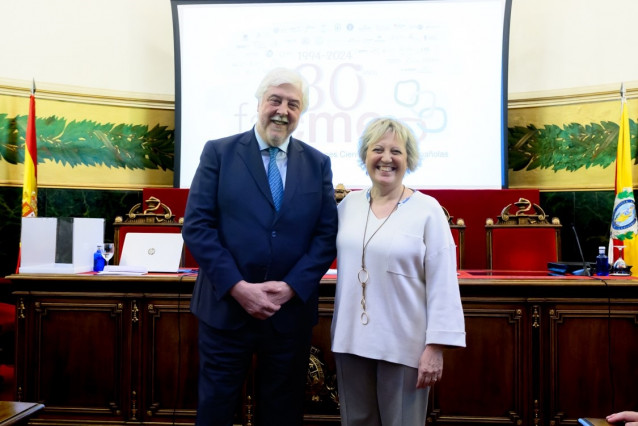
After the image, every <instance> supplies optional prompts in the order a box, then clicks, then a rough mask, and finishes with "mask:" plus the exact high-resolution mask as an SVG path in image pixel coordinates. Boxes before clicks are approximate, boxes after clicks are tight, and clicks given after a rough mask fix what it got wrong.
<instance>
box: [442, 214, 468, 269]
mask: <svg viewBox="0 0 638 426" xmlns="http://www.w3.org/2000/svg"><path fill="white" fill-rule="evenodd" d="M441 207H443V206H441ZM443 212H444V213H445V217H447V222H448V223H449V224H450V230H451V231H452V237H453V238H454V243H455V244H456V268H457V269H463V266H464V262H463V258H464V253H465V221H464V220H463V219H461V218H459V219H456V221H455V220H454V217H453V216H450V212H448V210H447V209H446V208H445V207H443Z"/></svg>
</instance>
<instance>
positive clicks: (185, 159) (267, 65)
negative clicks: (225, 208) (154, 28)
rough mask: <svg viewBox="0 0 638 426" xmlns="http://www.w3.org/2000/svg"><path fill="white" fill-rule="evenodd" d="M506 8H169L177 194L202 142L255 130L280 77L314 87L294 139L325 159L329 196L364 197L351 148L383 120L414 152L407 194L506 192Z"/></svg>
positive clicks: (442, 4) (415, 4)
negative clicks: (266, 86) (416, 159)
mask: <svg viewBox="0 0 638 426" xmlns="http://www.w3.org/2000/svg"><path fill="white" fill-rule="evenodd" d="M510 2H511V0H439V1H437V0H421V1H419V0H412V1H400V0H399V1H304V2H301V1H300V2H284V1H280V2H277V1H268V2H246V1H242V2H230V1H180V0H172V10H173V25H174V36H175V69H176V72H175V75H176V82H175V84H176V87H175V93H176V106H175V109H176V114H175V122H176V123H175V127H176V132H175V133H176V134H175V140H176V152H175V154H176V160H175V187H180V188H188V187H189V186H190V182H191V180H192V178H193V174H194V172H195V169H196V167H197V164H198V162H199V156H200V154H201V150H202V148H203V145H204V143H205V142H206V141H208V140H211V139H218V138H221V137H225V136H229V135H232V134H235V133H240V132H243V131H246V130H249V129H251V128H252V126H253V125H254V123H255V122H256V117H257V99H256V98H255V95H254V93H255V89H256V88H257V85H258V84H259V82H260V81H261V79H262V77H263V76H264V75H265V73H266V72H267V71H269V70H270V69H272V68H275V67H279V66H284V67H289V68H294V69H297V70H299V71H300V72H301V73H302V74H303V75H304V77H305V78H306V79H307V80H308V82H309V85H310V106H309V109H308V111H307V112H306V113H305V114H304V115H302V117H301V120H300V123H299V126H298V128H297V130H296V131H295V133H293V136H294V137H296V138H298V139H301V140H302V141H304V142H307V143H309V144H310V145H312V146H313V147H316V148H318V149H319V150H321V151H323V152H324V153H326V154H327V155H329V156H330V158H331V162H332V169H333V175H334V183H335V185H336V184H337V183H343V184H345V185H346V187H348V188H364V187H367V186H369V185H370V181H369V178H368V177H367V176H366V173H365V169H364V168H363V167H362V165H361V162H360V160H359V158H358V155H357V143H358V139H359V136H360V135H361V132H362V131H363V129H364V127H365V125H366V124H367V123H368V121H369V120H370V119H372V118H373V117H378V116H391V117H395V118H398V119H400V120H403V121H404V122H406V123H407V124H408V125H409V126H410V127H411V128H412V130H413V131H414V133H415V135H416V137H417V140H418V142H419V149H420V152H421V156H422V161H421V165H420V167H419V168H418V169H417V170H416V171H415V172H413V173H410V174H408V175H406V177H405V182H406V184H408V185H409V186H411V187H412V188H415V189H424V188H448V189H471V188H476V189H485V188H492V189H498V188H503V187H506V186H507V182H506V176H507V173H506V172H507V167H506V153H507V150H506V146H507V145H506V135H507V128H506V125H507V51H508V37H509V15H510V9H511V3H510Z"/></svg>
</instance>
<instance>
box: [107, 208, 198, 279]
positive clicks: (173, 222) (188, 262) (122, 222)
mask: <svg viewBox="0 0 638 426" xmlns="http://www.w3.org/2000/svg"><path fill="white" fill-rule="evenodd" d="M146 206H147V207H146V208H144V207H143V206H142V203H138V204H135V205H134V206H133V207H132V208H131V210H130V211H129V212H128V213H127V214H126V216H124V217H122V216H117V217H116V218H115V222H114V223H113V229H114V231H115V235H114V238H113V243H114V245H115V255H114V256H113V263H114V264H115V265H117V264H119V261H120V255H121V254H122V247H123V246H124V240H125V239H126V235H127V234H128V233H130V232H139V233H180V232H182V225H183V223H184V218H182V217H180V218H179V219H175V215H173V213H172V211H171V209H170V207H168V206H167V205H166V204H164V203H162V202H161V201H160V200H159V199H158V198H156V197H150V198H149V199H148V200H146ZM180 266H184V267H188V268H195V267H197V263H196V262H195V260H194V259H193V257H192V255H191V254H190V253H189V252H188V249H187V248H186V247H185V248H184V254H183V255H182V261H181V265H180Z"/></svg>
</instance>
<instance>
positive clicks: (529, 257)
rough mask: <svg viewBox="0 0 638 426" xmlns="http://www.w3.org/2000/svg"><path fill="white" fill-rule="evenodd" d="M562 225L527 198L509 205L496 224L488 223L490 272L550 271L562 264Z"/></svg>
mask: <svg viewBox="0 0 638 426" xmlns="http://www.w3.org/2000/svg"><path fill="white" fill-rule="evenodd" d="M560 232H561V224H560V220H559V219H558V218H552V220H551V222H550V221H548V220H547V216H546V215H545V212H544V211H543V209H542V208H541V207H540V206H539V205H538V204H534V203H531V202H530V201H529V200H527V199H525V198H520V199H519V200H518V201H517V202H515V203H512V204H508V205H507V206H505V208H504V209H503V210H502V211H501V214H500V216H498V218H497V221H496V223H494V220H492V218H488V219H487V220H486V222H485V236H486V242H487V268H488V269H495V270H507V271H547V263H548V262H556V261H558V260H560V250H561V248H560Z"/></svg>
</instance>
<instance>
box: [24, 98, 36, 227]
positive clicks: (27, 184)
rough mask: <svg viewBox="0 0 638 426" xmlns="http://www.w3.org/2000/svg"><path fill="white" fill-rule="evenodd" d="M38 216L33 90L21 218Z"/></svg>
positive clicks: (30, 103)
mask: <svg viewBox="0 0 638 426" xmlns="http://www.w3.org/2000/svg"><path fill="white" fill-rule="evenodd" d="M37 215H38V142H37V139H36V133H35V90H32V91H31V96H30V98H29V118H28V119H27V131H26V136H25V143H24V181H23V183H22V217H31V216H37Z"/></svg>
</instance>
